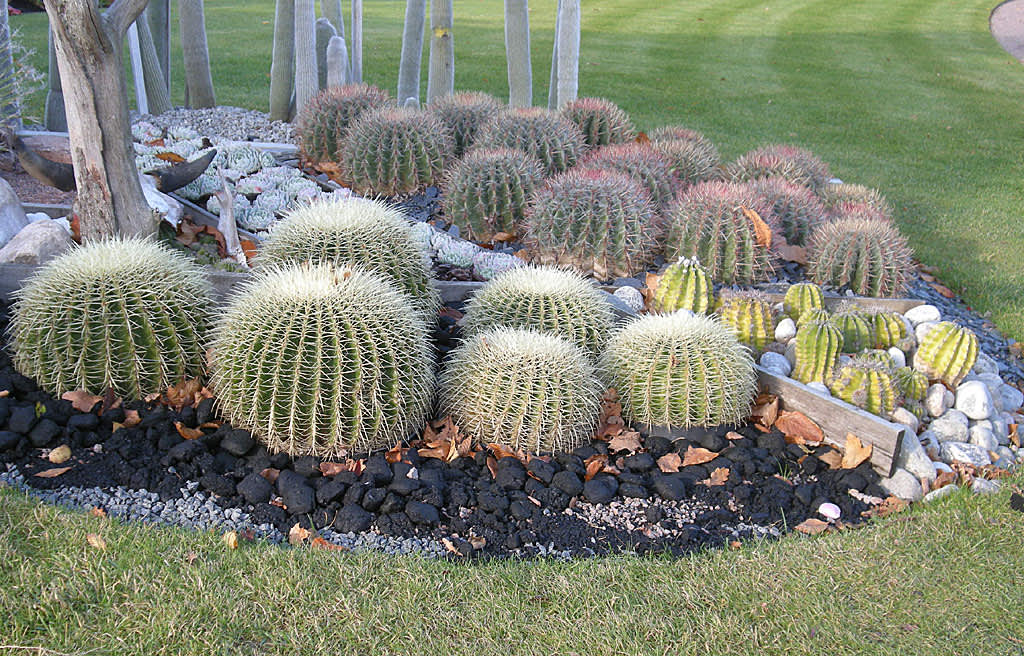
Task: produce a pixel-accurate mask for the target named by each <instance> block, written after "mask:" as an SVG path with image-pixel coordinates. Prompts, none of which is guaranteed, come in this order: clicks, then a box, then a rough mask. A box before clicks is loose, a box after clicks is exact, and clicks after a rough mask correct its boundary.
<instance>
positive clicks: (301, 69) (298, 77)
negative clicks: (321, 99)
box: [295, 0, 320, 112]
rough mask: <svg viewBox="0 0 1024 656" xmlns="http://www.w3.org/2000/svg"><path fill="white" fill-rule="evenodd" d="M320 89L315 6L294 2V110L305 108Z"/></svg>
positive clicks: (306, 0)
mask: <svg viewBox="0 0 1024 656" xmlns="http://www.w3.org/2000/svg"><path fill="white" fill-rule="evenodd" d="M319 89H320V85H319V80H318V79H317V67H316V6H315V4H314V0H295V109H296V111H298V112H301V111H302V108H303V107H305V106H306V103H308V102H309V101H310V100H312V98H313V96H315V95H316V94H317V92H318V91H319Z"/></svg>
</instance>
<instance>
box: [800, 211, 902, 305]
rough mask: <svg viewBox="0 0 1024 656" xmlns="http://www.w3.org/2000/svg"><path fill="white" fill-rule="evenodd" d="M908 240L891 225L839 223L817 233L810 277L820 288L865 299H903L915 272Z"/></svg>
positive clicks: (854, 221) (813, 239) (812, 241)
mask: <svg viewBox="0 0 1024 656" xmlns="http://www.w3.org/2000/svg"><path fill="white" fill-rule="evenodd" d="M911 257H912V252H911V250H910V246H908V245H907V240H906V239H905V238H904V237H903V235H901V234H900V233H899V231H898V230H897V229H896V227H895V226H893V225H892V224H891V223H889V222H888V221H882V220H877V219H875V220H872V219H839V220H837V221H835V222H833V223H824V224H822V225H820V226H818V228H817V229H815V231H814V233H812V235H811V239H810V242H809V246H808V260H809V265H808V273H809V275H810V278H811V279H812V280H813V281H814V282H816V283H818V284H819V285H826V284H828V285H832V286H834V287H849V288H850V289H851V290H853V292H854V293H855V294H860V295H861V296H899V295H900V294H901V293H902V292H903V290H904V288H905V286H906V282H907V279H908V277H909V276H910V272H911V270H912V262H911Z"/></svg>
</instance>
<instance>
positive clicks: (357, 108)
mask: <svg viewBox="0 0 1024 656" xmlns="http://www.w3.org/2000/svg"><path fill="white" fill-rule="evenodd" d="M391 104H394V101H392V100H391V97H390V96H389V95H388V92H387V91H384V90H383V89H378V88H377V87H375V86H371V85H369V84H346V85H344V86H340V87H329V88H327V89H324V90H323V91H321V92H320V93H318V94H317V95H315V96H313V98H312V99H311V100H310V101H309V102H307V103H306V104H305V106H303V107H302V109H301V110H300V111H299V116H298V118H297V119H296V122H295V123H296V126H295V132H296V136H297V137H298V139H299V147H300V148H301V149H302V154H303V155H304V156H305V157H306V158H308V159H309V160H311V161H313V162H337V161H339V159H340V157H341V141H342V137H343V136H344V134H345V130H347V129H348V127H349V125H351V124H352V122H353V121H355V120H356V119H357V118H359V116H360V115H361V114H362V113H363V112H365V111H367V110H371V109H378V108H380V107H385V106H387V105H391Z"/></svg>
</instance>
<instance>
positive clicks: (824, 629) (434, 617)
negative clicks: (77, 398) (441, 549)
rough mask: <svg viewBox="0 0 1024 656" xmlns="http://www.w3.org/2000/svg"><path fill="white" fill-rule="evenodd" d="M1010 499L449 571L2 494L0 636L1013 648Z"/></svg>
mask: <svg viewBox="0 0 1024 656" xmlns="http://www.w3.org/2000/svg"><path fill="white" fill-rule="evenodd" d="M1020 482H1021V480H1020V479H1019V478H1018V480H1017V483H1020ZM1008 496H1009V492H1008V491H1007V490H1005V488H1004V491H1003V492H1001V493H999V494H998V495H994V496H986V497H979V496H975V495H972V494H971V493H969V492H958V493H957V494H956V495H954V496H953V497H950V498H947V499H946V500H944V501H942V502H940V503H939V504H937V505H935V506H930V507H926V508H920V509H916V510H913V511H908V512H907V513H905V514H902V515H897V516H895V517H894V518H890V519H887V520H882V521H880V522H878V523H877V524H876V525H874V526H871V527H868V528H863V529H860V530H857V531H851V532H849V533H846V534H831V535H824V536H817V537H806V536H799V535H797V536H792V537H789V538H786V539H784V540H782V541H777V542H770V543H762V544H754V545H747V546H745V547H743V548H742V549H739V550H736V551H715V552H708V553H704V554H699V555H695V556H692V557H690V558H685V559H681V560H670V559H663V558H630V557H625V556H623V557H615V558H604V559H591V560H581V561H573V562H569V563H563V562H552V561H545V560H540V561H530V562H514V561H506V562H491V563H465V562H462V563H453V562H431V561H426V560H423V559H419V558H411V557H408V558H394V557H387V556H384V555H381V554H375V553H373V554H360V555H352V554H339V553H325V552H320V551H310V550H308V549H306V548H296V549H280V548H268V547H264V546H258V545H254V544H251V543H250V544H243V545H242V546H241V547H240V548H239V549H238V550H237V551H230V550H229V549H227V547H226V546H225V545H224V544H223V543H222V542H221V540H220V536H219V535H217V534H213V533H201V534H200V533H195V532H186V531H183V530H171V529H154V528H144V527H140V526H138V525H122V524H120V523H118V522H116V521H111V520H109V519H99V518H95V517H90V516H87V515H85V514H83V513H78V512H67V511H63V510H58V509H55V508H53V507H49V506H45V505H41V504H39V503H37V502H35V501H33V500H30V499H26V498H25V497H23V496H21V495H20V494H18V493H14V492H11V491H7V492H0V562H2V563H3V567H0V636H4V639H3V641H2V642H0V644H6V645H19V646H29V645H39V646H45V647H47V648H48V649H51V650H54V651H57V652H61V653H73V654H84V653H89V652H90V650H92V649H96V650H97V651H98V653H102V654H112V653H125V654H129V653H130V654H150V655H155V654H204V655H205V654H292V653H303V654H318V653H345V654H474V655H480V654H499V653H501V654H506V653H512V654H588V655H593V656H597V655H603V654H654V655H662V654H709V655H710V654H715V655H729V654H736V655H740V654H743V655H746V654H814V655H819V654H829V655H830V656H839V655H845V654H886V655H892V654H915V655H916V654H981V653H985V654H1014V655H1015V654H1019V653H1021V650H1022V648H1024V625H1022V624H1021V619H1020V609H1021V602H1022V599H1024V598H1022V596H1021V590H1024V531H1022V530H1021V525H1022V520H1024V516H1022V515H1021V514H1020V513H1019V512H1017V511H1014V510H1012V509H1010V507H1009V503H1008ZM89 533H95V534H98V535H99V536H101V537H102V538H103V540H104V541H105V543H106V550H105V551H99V550H97V549H96V548H94V547H91V546H89V545H88V543H87V542H86V536H87V534H89ZM0 651H3V648H2V647H0ZM14 653H19V652H14ZM25 653H32V652H31V651H28V652H25Z"/></svg>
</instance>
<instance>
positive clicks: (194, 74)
mask: <svg viewBox="0 0 1024 656" xmlns="http://www.w3.org/2000/svg"><path fill="white" fill-rule="evenodd" d="M178 18H179V23H180V32H181V50H182V55H183V59H184V60H185V98H186V100H187V101H188V106H189V107H215V106H216V105H217V100H216V98H215V97H214V93H213V77H212V76H211V75H210V50H209V48H208V47H207V45H206V14H205V10H204V9H203V0H178Z"/></svg>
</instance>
